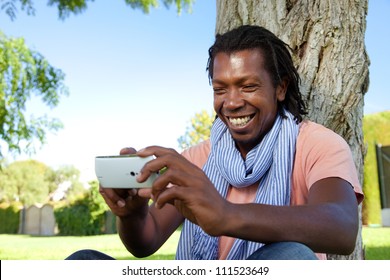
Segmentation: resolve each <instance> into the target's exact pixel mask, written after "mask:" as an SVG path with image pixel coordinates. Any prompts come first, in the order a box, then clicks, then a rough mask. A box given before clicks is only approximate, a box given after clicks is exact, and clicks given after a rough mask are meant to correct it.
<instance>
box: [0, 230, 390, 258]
mask: <svg viewBox="0 0 390 280" xmlns="http://www.w3.org/2000/svg"><path fill="white" fill-rule="evenodd" d="M179 235H180V232H179V231H176V232H175V233H174V234H173V235H172V237H171V238H170V239H169V240H168V241H167V242H166V243H165V244H164V246H163V247H161V249H160V250H159V251H158V252H156V253H155V254H154V255H153V256H151V257H149V258H146V259H153V260H159V259H163V260H170V259H174V256H175V252H176V246H177V242H178V239H179ZM362 236H363V242H364V244H365V249H366V259H369V260H390V228H369V227H364V228H363V231H362ZM81 249H95V250H98V251H101V252H104V253H106V254H108V255H110V256H112V257H114V258H116V259H121V260H124V259H135V258H134V257H132V256H131V255H130V253H129V252H127V250H126V249H125V248H124V246H123V244H122V242H121V241H120V239H119V237H118V235H116V234H110V235H98V236H85V237H84V236H80V237H78V236H53V237H36V236H29V235H8V234H2V235H0V259H1V260H63V259H65V258H66V257H67V256H68V255H70V254H71V253H73V252H75V251H77V250H81Z"/></svg>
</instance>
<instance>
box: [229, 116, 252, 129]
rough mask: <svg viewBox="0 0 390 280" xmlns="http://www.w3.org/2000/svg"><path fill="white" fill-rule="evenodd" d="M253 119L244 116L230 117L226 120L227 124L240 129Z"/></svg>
mask: <svg viewBox="0 0 390 280" xmlns="http://www.w3.org/2000/svg"><path fill="white" fill-rule="evenodd" d="M252 118H253V116H245V117H240V118H231V117H228V120H229V122H230V123H231V124H232V125H233V126H237V127H242V126H245V125H246V124H247V123H249V121H250V120H251V119H252Z"/></svg>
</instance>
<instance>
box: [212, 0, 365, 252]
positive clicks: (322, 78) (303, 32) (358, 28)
mask: <svg viewBox="0 0 390 280" xmlns="http://www.w3.org/2000/svg"><path fill="white" fill-rule="evenodd" d="M367 8H368V3H367V0H355V1H354V0H338V1H329V0H275V1H269V0H236V1H229V0H217V24H216V33H223V32H226V31H228V30H230V29H232V28H235V27H237V26H240V25H244V24H255V25H260V26H264V27H265V28H267V29H269V30H271V31H272V32H274V33H275V34H276V35H277V36H279V38H281V39H282V40H283V41H284V42H286V43H287V44H288V45H289V46H290V48H291V50H292V56H293V59H294V62H295V65H296V67H297V69H298V72H299V74H300V75H301V79H302V85H301V92H302V94H303V97H304V99H305V100H306V102H307V106H308V113H309V114H308V118H309V119H311V120H313V121H315V122H317V123H320V124H323V125H324V126H326V127H328V128H330V129H332V130H333V131H335V132H336V133H338V134H340V135H341V136H342V137H344V139H345V140H346V141H347V142H348V144H349V145H350V147H351V150H352V153H353V157H354V160H355V164H356V167H357V170H358V174H359V176H360V177H359V179H360V182H361V183H363V158H364V154H365V147H364V141H363V131H362V118H363V103H364V99H363V96H364V94H365V93H366V91H367V88H368V65H369V59H368V56H367V53H366V49H365V44H364V34H365V30H366V15H367ZM359 211H360V213H361V208H360V210H359ZM360 217H361V214H360ZM360 221H361V218H360ZM359 228H360V230H359V234H358V239H357V244H356V249H355V251H354V253H353V254H351V255H349V256H338V255H328V258H329V259H363V258H364V252H363V244H362V238H361V225H360V227H359Z"/></svg>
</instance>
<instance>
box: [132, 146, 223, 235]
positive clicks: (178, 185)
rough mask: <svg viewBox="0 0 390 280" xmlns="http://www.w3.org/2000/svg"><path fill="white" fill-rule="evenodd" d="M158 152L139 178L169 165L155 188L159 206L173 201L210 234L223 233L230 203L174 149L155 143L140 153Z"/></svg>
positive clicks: (139, 153)
mask: <svg viewBox="0 0 390 280" xmlns="http://www.w3.org/2000/svg"><path fill="white" fill-rule="evenodd" d="M137 154H138V155H139V156H149V155H155V156H156V159H155V160H152V161H150V162H148V163H147V164H145V166H144V168H143V169H142V170H141V173H140V175H139V177H138V180H139V181H140V182H143V181H145V180H146V179H147V178H148V176H149V175H150V174H152V173H153V172H158V171H159V170H161V169H162V168H164V167H166V168H167V169H166V171H165V172H164V173H163V174H162V175H160V176H159V177H158V178H157V180H156V181H155V182H154V184H153V187H152V195H153V199H154V201H155V203H156V204H155V206H156V208H162V207H163V206H164V205H165V204H166V203H169V204H172V205H174V206H175V207H176V209H177V210H178V211H179V212H180V213H181V214H182V215H183V216H184V217H185V218H187V219H188V220H190V221H191V222H193V223H195V224H198V225H199V226H200V227H201V228H202V229H203V230H204V231H205V232H207V233H208V234H210V235H221V234H222V232H223V226H224V224H225V223H224V217H225V213H227V211H228V208H229V205H230V203H228V202H227V201H226V200H225V199H223V198H222V197H221V195H220V194H219V193H218V191H217V190H216V189H215V187H214V186H213V184H212V183H211V182H210V180H209V179H208V177H207V176H206V175H205V174H204V172H203V170H201V169H200V168H198V167H197V166H195V165H194V164H192V163H191V162H189V161H188V160H187V159H185V158H184V157H183V156H182V155H180V154H178V153H177V152H176V151H174V150H172V149H167V148H163V147H157V146H152V147H148V148H145V149H143V150H141V151H139V152H138V153H137Z"/></svg>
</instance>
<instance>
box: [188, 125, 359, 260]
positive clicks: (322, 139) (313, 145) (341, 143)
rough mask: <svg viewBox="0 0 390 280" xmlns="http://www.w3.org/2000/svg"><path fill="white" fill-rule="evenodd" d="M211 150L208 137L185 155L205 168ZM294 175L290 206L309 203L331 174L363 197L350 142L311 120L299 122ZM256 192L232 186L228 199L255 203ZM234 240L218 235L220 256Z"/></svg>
mask: <svg viewBox="0 0 390 280" xmlns="http://www.w3.org/2000/svg"><path fill="white" fill-rule="evenodd" d="M209 153H210V141H209V140H207V141H205V142H202V143H200V144H198V145H196V146H194V147H191V148H189V149H188V150H185V151H184V152H183V153H182V154H183V156H184V157H185V158H187V159H188V160H189V161H191V162H192V163H193V164H195V165H197V166H198V167H200V168H203V165H204V164H205V163H206V161H207V158H208V155H209ZM291 176H292V180H291V201H290V204H291V205H303V204H306V203H307V200H308V193H309V189H310V187H311V186H312V185H313V184H314V183H315V182H317V181H319V180H321V179H324V178H329V177H339V178H341V179H344V180H345V181H347V182H349V183H350V184H351V186H352V187H353V189H354V191H355V193H356V198H357V200H358V203H360V202H361V201H362V200H363V197H364V196H363V192H362V189H361V185H360V183H359V180H358V175H357V172H356V167H355V164H354V161H353V158H352V153H351V150H350V149H349V146H348V144H347V143H346V142H345V140H344V139H343V138H342V137H341V136H339V135H338V134H336V133H334V132H333V131H331V130H330V129H327V128H325V127H324V126H322V125H319V124H316V123H314V122H311V121H303V122H302V123H301V124H300V128H299V134H298V138H297V144H296V151H295V159H294V165H293V170H292V175H291ZM256 191H257V186H256V185H255V186H253V187H247V188H234V187H230V188H229V191H228V195H227V198H226V199H227V200H228V201H230V202H232V203H252V202H253V201H254V199H255V196H256ZM234 241H235V238H233V237H227V236H221V237H220V238H219V259H226V257H227V255H228V253H229V251H230V249H231V248H232V246H233V243H234ZM317 257H318V258H319V259H326V254H317Z"/></svg>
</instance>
